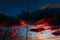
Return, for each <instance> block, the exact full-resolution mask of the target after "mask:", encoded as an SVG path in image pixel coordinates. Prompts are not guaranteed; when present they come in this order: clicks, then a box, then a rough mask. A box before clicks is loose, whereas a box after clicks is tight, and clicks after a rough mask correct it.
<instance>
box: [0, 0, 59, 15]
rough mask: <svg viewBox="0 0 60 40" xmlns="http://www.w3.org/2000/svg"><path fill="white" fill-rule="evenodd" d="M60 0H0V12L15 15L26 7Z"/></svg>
mask: <svg viewBox="0 0 60 40" xmlns="http://www.w3.org/2000/svg"><path fill="white" fill-rule="evenodd" d="M58 2H60V0H0V12H2V13H5V14H6V15H12V16H16V15H17V14H19V13H21V12H22V11H24V10H27V9H39V8H41V6H43V5H47V4H52V3H58Z"/></svg>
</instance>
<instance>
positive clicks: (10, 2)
mask: <svg viewBox="0 0 60 40" xmlns="http://www.w3.org/2000/svg"><path fill="white" fill-rule="evenodd" d="M59 2H60V0H0V13H4V14H6V15H8V16H16V15H18V14H20V13H21V12H22V11H24V10H29V9H40V8H41V7H42V6H44V5H49V4H55V3H59ZM18 32H19V33H20V32H21V34H19V35H22V36H23V34H24V36H25V34H26V27H25V26H24V27H23V28H22V29H18ZM44 35H46V34H44ZM34 36H35V34H34Z"/></svg>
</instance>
